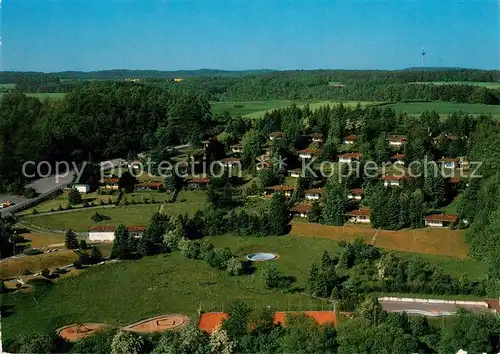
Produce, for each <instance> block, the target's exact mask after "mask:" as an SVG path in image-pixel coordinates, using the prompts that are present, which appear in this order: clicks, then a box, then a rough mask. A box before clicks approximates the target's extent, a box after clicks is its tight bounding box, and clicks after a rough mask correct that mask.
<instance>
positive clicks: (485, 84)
mask: <svg viewBox="0 0 500 354" xmlns="http://www.w3.org/2000/svg"><path fill="white" fill-rule="evenodd" d="M409 84H411V85H472V86H481V87H486V88H489V89H500V82H476V81H432V82H410V83H409Z"/></svg>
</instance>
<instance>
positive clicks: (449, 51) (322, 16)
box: [1, 0, 500, 72]
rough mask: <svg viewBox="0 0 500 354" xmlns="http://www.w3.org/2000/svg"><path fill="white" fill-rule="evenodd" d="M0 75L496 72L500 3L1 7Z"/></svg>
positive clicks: (10, 3) (42, 3)
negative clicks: (19, 72)
mask: <svg viewBox="0 0 500 354" xmlns="http://www.w3.org/2000/svg"><path fill="white" fill-rule="evenodd" d="M1 11H2V17H1V26H2V55H1V59H2V61H1V64H2V67H3V69H4V70H33V71H45V72H52V71H62V70H83V71H90V70H103V69H113V68H114V69H117V68H125V69H158V70H180V69H199V68H213V69H228V70H240V69H261V68H267V69H317V68H325V69H337V68H342V69H401V68H406V67H412V66H420V51H421V49H422V46H424V47H425V51H426V52H427V56H426V65H427V66H448V67H450V66H453V67H471V68H484V69H499V68H500V22H499V21H500V12H499V11H500V3H499V2H498V1H497V0H483V1H470V0H467V1H465V0H463V1H445V0H439V1H422V0H420V1H405V0H399V1H396V0H393V1H353V0H346V1H321V2H312V1H293V2H292V1H209V0H206V1H196V2H193V1H156V0H141V1H110V0H63V1H54V0H52V1H46V0H31V1H28V0H24V1H23V0H3V4H2V8H1Z"/></svg>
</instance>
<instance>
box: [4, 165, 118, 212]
mask: <svg viewBox="0 0 500 354" xmlns="http://www.w3.org/2000/svg"><path fill="white" fill-rule="evenodd" d="M124 162H125V160H123V159H114V160H109V161H103V162H101V166H105V167H109V168H116V167H118V166H119V165H121V164H122V163H124ZM72 180H73V170H71V171H69V172H68V173H64V174H60V175H53V176H49V177H45V178H40V179H37V180H35V181H33V182H31V183H30V184H28V185H27V187H31V188H34V189H35V190H36V191H37V192H38V194H39V195H40V196H44V195H47V194H51V193H54V192H55V191H57V190H58V189H61V188H64V187H66V186H67V185H68V184H69V183H71V181H72ZM34 199H36V198H34ZM34 199H31V200H28V199H26V198H24V197H23V196H18V195H5V194H0V202H3V201H7V200H10V201H13V202H14V203H15V204H14V205H13V206H11V207H8V208H4V209H0V216H5V215H8V214H10V213H14V212H16V211H17V210H19V209H22V208H23V207H24V205H25V204H26V203H32V202H34Z"/></svg>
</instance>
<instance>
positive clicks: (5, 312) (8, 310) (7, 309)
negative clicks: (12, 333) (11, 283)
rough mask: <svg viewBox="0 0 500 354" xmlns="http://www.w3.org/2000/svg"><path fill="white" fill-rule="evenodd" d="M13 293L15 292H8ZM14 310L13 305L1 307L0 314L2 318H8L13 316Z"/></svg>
mask: <svg viewBox="0 0 500 354" xmlns="http://www.w3.org/2000/svg"><path fill="white" fill-rule="evenodd" d="M11 291H14V290H12V289H9V291H8V292H11ZM13 310H14V306H13V305H5V304H2V305H0V313H1V314H2V318H7V317H9V316H10V315H12V314H13V313H14V311H13Z"/></svg>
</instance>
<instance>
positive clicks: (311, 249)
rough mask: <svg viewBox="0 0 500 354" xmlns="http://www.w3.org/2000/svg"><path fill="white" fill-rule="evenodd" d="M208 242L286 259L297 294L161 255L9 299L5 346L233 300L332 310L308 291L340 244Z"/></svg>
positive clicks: (455, 267) (257, 277) (258, 278)
mask: <svg viewBox="0 0 500 354" xmlns="http://www.w3.org/2000/svg"><path fill="white" fill-rule="evenodd" d="M209 238H210V240H211V242H212V243H214V244H215V246H217V247H229V248H230V249H231V251H232V253H233V254H234V255H236V256H238V257H240V259H242V260H244V258H245V256H246V255H247V254H248V253H252V252H258V251H260V252H273V253H277V254H279V259H277V260H276V261H274V262H275V264H276V267H277V269H278V270H279V271H280V273H281V274H283V275H285V276H291V277H294V278H295V279H296V281H295V282H294V283H293V284H292V287H291V290H290V291H287V292H284V291H282V290H271V289H266V287H265V283H264V280H263V277H262V269H263V266H264V263H256V264H253V267H254V268H253V269H250V271H248V272H247V274H244V275H240V276H229V275H228V274H227V273H226V272H225V271H221V270H216V269H214V268H211V267H210V266H209V265H208V264H207V263H206V262H204V261H201V260H193V259H188V258H185V257H183V256H182V255H181V254H180V253H179V252H174V253H170V254H161V255H156V256H150V257H144V258H142V259H140V260H135V261H120V262H117V263H114V264H105V265H100V266H95V267H91V268H89V269H87V270H85V271H83V272H81V273H80V275H78V276H72V277H71V276H70V277H63V278H62V279H60V280H58V281H56V282H55V283H54V284H50V283H49V284H45V285H41V286H35V288H34V289H33V291H32V292H25V293H23V292H17V293H8V294H2V306H3V307H4V308H5V309H6V311H7V310H8V314H7V316H2V322H3V323H2V324H3V328H2V329H3V333H2V335H3V337H4V338H3V339H4V340H8V339H13V338H14V337H16V336H17V335H18V334H19V333H26V332H31V331H44V330H53V329H56V328H58V327H60V326H63V325H66V324H71V323H81V322H102V323H106V324H109V325H120V326H122V325H126V324H129V323H132V322H135V321H138V320H141V319H144V318H148V317H153V316H157V315H160V314H167V313H181V314H186V315H188V316H190V317H191V318H192V319H194V318H195V316H196V311H197V309H198V308H199V307H200V306H201V308H202V310H204V311H224V310H225V309H227V306H228V305H229V303H230V302H231V301H232V300H234V299H240V300H243V301H245V302H247V303H248V304H249V305H250V306H252V307H254V306H255V307H264V306H266V307H267V306H271V307H272V308H273V309H276V310H300V309H302V310H321V309H326V308H328V304H327V303H326V302H324V301H321V300H315V299H312V298H310V297H308V296H307V295H304V294H303V289H304V287H305V285H306V279H307V274H308V269H309V267H310V265H311V262H312V261H313V260H316V261H319V260H320V259H321V255H322V253H323V251H324V250H328V251H329V252H335V251H336V250H338V244H337V242H336V241H333V240H328V239H316V238H314V239H313V238H307V237H298V236H293V235H286V236H279V237H250V236H248V237H241V236H232V235H223V236H213V237H209ZM400 254H401V255H403V256H406V255H408V256H409V255H411V254H409V253H400ZM424 258H425V259H426V260H428V261H435V262H439V263H438V264H439V265H441V266H442V267H443V269H444V272H445V273H448V274H456V272H457V271H461V270H463V269H466V268H475V267H476V266H477V262H475V261H472V260H457V259H453V258H446V259H441V260H438V259H437V258H438V257H428V256H424ZM441 258H442V257H441ZM470 275H471V274H470ZM474 275H475V274H474ZM457 298H459V297H457ZM462 298H463V297H462Z"/></svg>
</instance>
